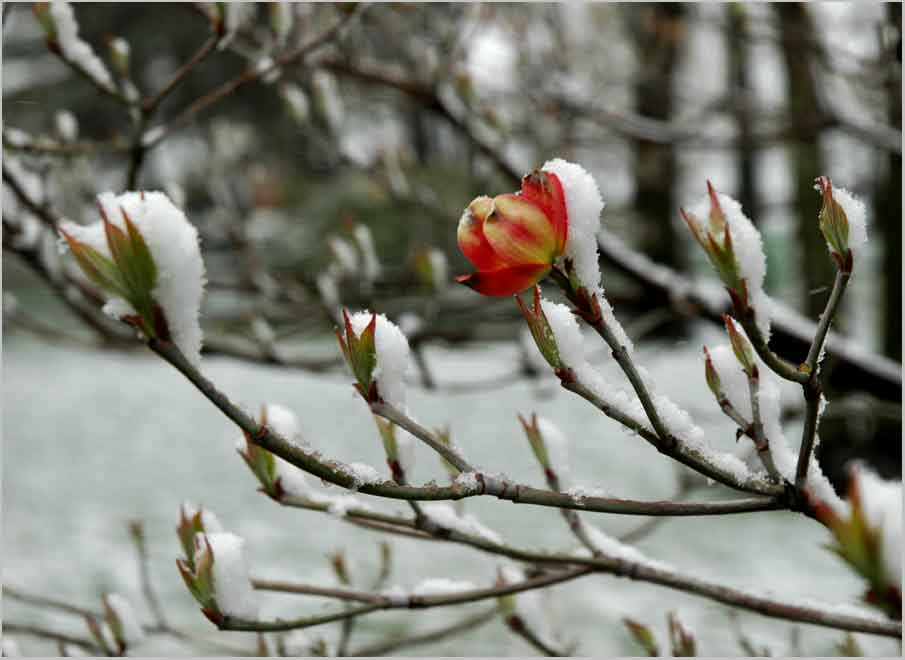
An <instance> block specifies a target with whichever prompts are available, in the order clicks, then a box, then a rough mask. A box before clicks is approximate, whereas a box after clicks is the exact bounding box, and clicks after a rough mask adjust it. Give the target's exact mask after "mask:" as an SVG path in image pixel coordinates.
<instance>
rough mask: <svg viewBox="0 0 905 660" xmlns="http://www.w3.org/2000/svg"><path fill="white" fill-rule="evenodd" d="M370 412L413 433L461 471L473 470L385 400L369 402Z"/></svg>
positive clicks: (457, 455) (460, 457) (462, 458)
mask: <svg viewBox="0 0 905 660" xmlns="http://www.w3.org/2000/svg"><path fill="white" fill-rule="evenodd" d="M371 412H372V413H374V414H375V415H380V416H381V417H383V418H384V419H386V420H387V421H389V422H393V423H394V424H396V425H397V426H400V427H402V428H404V429H405V430H406V431H408V432H409V433H411V434H412V435H414V436H415V437H416V438H418V439H419V440H421V441H422V442H424V444H426V445H427V446H429V447H430V448H431V449H433V450H434V451H435V452H437V453H438V454H440V456H442V457H443V458H444V459H446V460H447V461H449V463H451V464H452V465H454V466H456V468H458V469H459V471H461V472H474V471H475V469H474V467H472V466H471V464H470V463H469V462H468V461H467V460H465V458H464V457H463V456H462V455H461V454H460V453H459V452H458V451H456V450H455V449H454V448H453V447H451V446H450V445H446V444H443V443H442V442H440V441H439V440H437V438H436V437H435V436H434V434H433V433H431V432H430V431H428V430H427V429H426V428H424V427H423V426H421V425H420V424H419V423H418V422H416V421H415V420H414V419H412V418H411V417H409V416H408V415H406V414H405V413H403V412H402V411H401V410H398V409H396V408H394V407H393V406H391V405H390V404H389V403H386V402H378V403H372V404H371Z"/></svg>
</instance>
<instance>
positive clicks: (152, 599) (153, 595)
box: [129, 520, 169, 629]
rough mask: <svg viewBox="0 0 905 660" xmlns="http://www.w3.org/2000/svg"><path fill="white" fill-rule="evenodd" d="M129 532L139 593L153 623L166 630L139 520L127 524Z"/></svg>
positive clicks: (165, 621)
mask: <svg viewBox="0 0 905 660" xmlns="http://www.w3.org/2000/svg"><path fill="white" fill-rule="evenodd" d="M129 532H130V535H131V537H132V541H133V542H134V543H135V554H136V558H137V559H138V575H139V580H140V582H141V592H142V594H144V597H145V601H146V602H147V604H148V609H150V610H151V614H153V615H154V622H155V623H156V624H157V626H159V627H160V628H164V629H167V628H169V624H168V623H167V617H166V615H165V614H164V610H163V606H162V605H161V604H160V598H158V596H157V592H156V591H155V590H154V584H153V582H152V580H151V562H150V559H149V558H148V545H147V541H146V538H145V530H144V525H142V523H141V521H140V520H134V521H132V522H131V523H130V524H129Z"/></svg>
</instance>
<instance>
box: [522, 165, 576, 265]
mask: <svg viewBox="0 0 905 660" xmlns="http://www.w3.org/2000/svg"><path fill="white" fill-rule="evenodd" d="M522 196H523V197H524V198H525V199H527V200H529V201H531V202H534V203H535V204H537V205H538V206H539V207H540V208H541V210H542V211H543V212H544V214H546V216H547V218H549V220H550V223H551V224H552V225H553V233H554V234H555V236H556V254H562V252H563V250H565V247H566V241H567V240H568V234H569V218H568V214H567V211H566V194H565V191H563V187H562V182H561V181H560V180H559V177H558V176H556V175H555V174H553V173H552V172H545V171H543V170H534V171H533V172H531V173H530V174H527V175H526V176H524V177H523V178H522Z"/></svg>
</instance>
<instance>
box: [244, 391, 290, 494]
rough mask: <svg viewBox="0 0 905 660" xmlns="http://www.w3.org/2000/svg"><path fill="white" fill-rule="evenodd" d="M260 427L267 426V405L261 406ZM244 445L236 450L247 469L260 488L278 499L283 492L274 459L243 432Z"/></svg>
mask: <svg viewBox="0 0 905 660" xmlns="http://www.w3.org/2000/svg"><path fill="white" fill-rule="evenodd" d="M260 424H261V427H262V428H263V427H266V426H267V406H266V405H264V406H261V420H260ZM244 436H245V447H242V448H240V449H239V450H238V452H239V456H241V457H242V460H244V461H245V464H246V465H247V466H248V469H249V470H251V472H252V474H254V475H255V477H256V478H257V480H258V482H259V483H260V484H261V490H262V491H263V492H264V493H266V494H267V495H269V496H270V497H272V498H274V499H276V500H279V499H280V497H281V496H282V494H283V491H282V488H281V487H280V482H279V475H278V474H277V467H276V459H275V457H274V455H273V454H271V453H270V452H269V451H267V450H266V449H263V448H262V447H259V446H258V445H257V444H255V443H254V442H253V438H252V437H251V436H250V435H249V434H248V433H245V434H244Z"/></svg>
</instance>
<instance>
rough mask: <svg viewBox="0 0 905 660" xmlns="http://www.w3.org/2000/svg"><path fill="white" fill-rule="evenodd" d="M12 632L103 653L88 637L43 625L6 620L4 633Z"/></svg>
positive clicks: (98, 653) (99, 653)
mask: <svg viewBox="0 0 905 660" xmlns="http://www.w3.org/2000/svg"><path fill="white" fill-rule="evenodd" d="M10 633H12V634H17V635H31V636H32V637H40V638H41V639H50V640H53V641H55V642H60V643H62V644H72V645H73V646H78V647H79V648H83V649H85V650H87V651H91V652H92V653H96V654H97V655H98V656H102V655H103V653H102V652H101V650H100V649H99V648H98V646H97V644H95V643H94V641H93V640H90V639H88V638H87V637H76V636H74V635H67V634H66V633H61V632H57V631H55V630H49V629H47V628H42V627H41V626H33V625H29V624H25V623H16V622H14V621H5V620H4V621H3V634H4V635H6V634H10Z"/></svg>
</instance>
